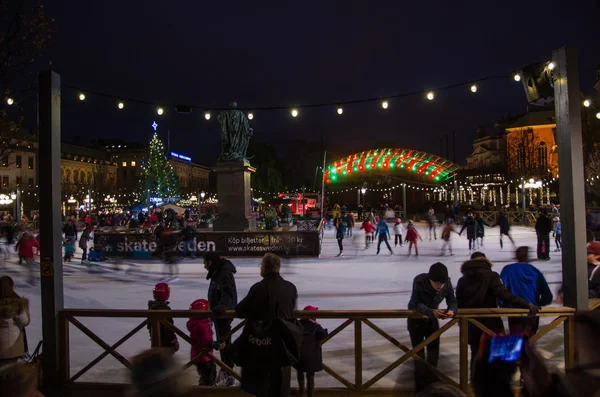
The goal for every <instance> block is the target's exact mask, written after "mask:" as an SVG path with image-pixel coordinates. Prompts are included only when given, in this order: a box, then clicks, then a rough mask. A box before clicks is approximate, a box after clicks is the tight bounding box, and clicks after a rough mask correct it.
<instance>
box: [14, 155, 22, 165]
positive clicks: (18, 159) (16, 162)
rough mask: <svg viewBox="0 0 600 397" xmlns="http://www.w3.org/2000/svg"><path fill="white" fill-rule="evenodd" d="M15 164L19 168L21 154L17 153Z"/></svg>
mask: <svg viewBox="0 0 600 397" xmlns="http://www.w3.org/2000/svg"><path fill="white" fill-rule="evenodd" d="M15 166H16V167H17V168H21V156H20V155H18V154H17V157H16V160H15Z"/></svg>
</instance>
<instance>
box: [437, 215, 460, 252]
mask: <svg viewBox="0 0 600 397" xmlns="http://www.w3.org/2000/svg"><path fill="white" fill-rule="evenodd" d="M452 233H456V234H458V232H457V231H456V230H454V219H452V218H448V221H447V222H446V225H445V226H444V229H443V230H442V240H444V244H443V245H442V253H441V254H440V256H444V255H445V254H446V248H448V249H449V250H450V256H452V255H454V254H453V253H452V241H451V238H452Z"/></svg>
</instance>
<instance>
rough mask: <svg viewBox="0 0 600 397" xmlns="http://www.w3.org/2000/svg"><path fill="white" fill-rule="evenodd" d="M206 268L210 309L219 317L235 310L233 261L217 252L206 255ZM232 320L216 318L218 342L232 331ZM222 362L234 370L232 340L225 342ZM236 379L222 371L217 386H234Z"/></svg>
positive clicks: (234, 270) (235, 290) (216, 382)
mask: <svg viewBox="0 0 600 397" xmlns="http://www.w3.org/2000/svg"><path fill="white" fill-rule="evenodd" d="M204 267H205V268H206V270H208V274H207V275H206V279H207V280H210V285H209V287H208V302H209V303H210V309H211V310H212V311H213V312H214V313H215V315H216V316H217V317H219V316H221V315H223V313H225V311H227V310H234V309H235V308H236V306H237V300H238V299H237V288H236V286H235V276H234V274H235V273H236V269H235V266H233V263H231V261H229V260H227V259H225V258H221V257H220V256H219V254H217V253H216V252H207V253H206V254H204ZM232 321H233V320H232V319H230V318H227V319H226V318H216V319H215V331H216V334H217V335H216V337H217V340H221V339H222V337H223V336H224V335H227V334H228V333H229V332H230V331H231V322H232ZM221 360H222V361H223V362H224V363H225V364H227V365H228V366H229V368H233V366H234V365H233V357H232V352H231V338H228V339H227V340H226V341H225V348H224V349H223V350H221ZM234 382H235V378H234V377H233V376H231V375H229V374H228V373H227V372H225V371H223V370H221V371H220V372H219V374H218V375H217V380H216V381H215V384H216V385H218V386H233V384H234Z"/></svg>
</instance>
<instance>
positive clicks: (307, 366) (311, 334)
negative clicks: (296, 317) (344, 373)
mask: <svg viewBox="0 0 600 397" xmlns="http://www.w3.org/2000/svg"><path fill="white" fill-rule="evenodd" d="M304 310H305V311H313V310H314V311H316V310H319V308H318V307H314V306H306V307H305V308H304ZM300 323H301V324H302V328H303V329H304V335H303V338H302V347H301V349H300V357H299V358H298V362H297V363H296V364H294V368H295V369H296V371H298V389H299V390H298V391H299V392H298V394H299V395H300V396H302V395H304V390H306V391H307V394H308V397H312V395H313V391H314V389H315V372H320V371H323V351H322V349H321V341H322V340H323V339H325V337H327V330H326V329H324V328H323V327H322V326H321V325H320V324H319V323H318V322H317V319H315V318H311V319H306V320H301V321H300ZM305 374H306V388H305V382H304V376H305Z"/></svg>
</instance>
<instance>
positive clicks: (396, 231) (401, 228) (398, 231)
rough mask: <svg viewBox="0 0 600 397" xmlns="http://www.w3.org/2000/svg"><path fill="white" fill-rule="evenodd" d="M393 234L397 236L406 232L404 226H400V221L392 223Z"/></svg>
mask: <svg viewBox="0 0 600 397" xmlns="http://www.w3.org/2000/svg"><path fill="white" fill-rule="evenodd" d="M394 234H395V235H396V236H397V235H400V236H403V235H405V234H406V230H404V226H402V224H401V223H396V224H395V225H394Z"/></svg>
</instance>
